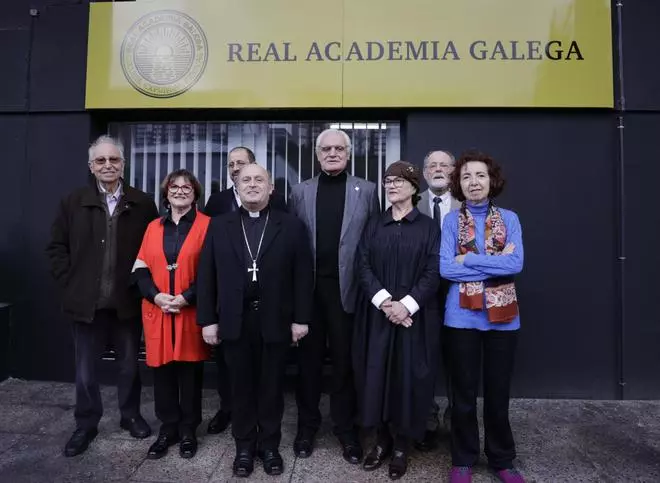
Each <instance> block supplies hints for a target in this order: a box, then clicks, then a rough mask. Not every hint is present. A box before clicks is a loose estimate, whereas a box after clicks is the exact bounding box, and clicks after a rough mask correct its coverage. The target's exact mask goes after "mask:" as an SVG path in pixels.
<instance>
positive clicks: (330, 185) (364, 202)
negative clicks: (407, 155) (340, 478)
mask: <svg viewBox="0 0 660 483" xmlns="http://www.w3.org/2000/svg"><path fill="white" fill-rule="evenodd" d="M350 154H351V140H350V138H349V137H348V135H347V134H346V133H345V132H344V131H340V130H336V129H327V130H325V131H323V132H322V133H321V134H319V136H318V137H317V138H316V156H317V158H318V160H319V163H320V165H321V170H322V172H321V174H320V175H319V176H316V177H314V178H312V179H310V180H307V181H305V182H303V183H300V184H298V185H296V186H294V187H293V188H292V190H291V199H290V208H291V212H292V213H295V214H296V216H298V217H299V218H300V219H301V220H302V221H303V222H304V223H305V225H306V226H307V231H308V233H309V238H310V242H311V246H312V253H313V255H314V260H315V263H316V270H315V275H316V279H315V294H314V326H313V328H312V330H311V332H310V334H309V336H308V337H306V338H305V339H304V340H303V341H302V342H301V343H300V348H299V354H298V356H299V379H298V388H297V392H296V401H297V404H298V433H297V435H296V439H295V441H294V446H293V449H294V453H295V454H296V456H299V457H301V458H306V457H309V456H310V455H311V454H312V451H313V449H314V438H315V436H316V432H317V431H318V429H319V427H320V425H321V412H320V411H319V402H320V398H321V389H322V387H321V386H322V384H321V383H322V376H323V373H322V372H323V371H322V369H323V359H324V357H325V354H326V347H327V345H329V347H330V355H331V358H332V387H331V391H330V413H331V417H332V421H333V423H334V433H335V435H336V436H337V438H338V439H339V442H340V444H341V446H342V450H343V457H344V459H345V460H346V461H348V462H349V463H352V464H358V463H360V461H361V460H362V456H363V452H362V446H361V444H360V441H359V439H358V431H357V427H356V426H355V416H356V394H355V387H354V383H353V369H352V360H351V344H352V335H353V312H354V310H355V299H356V294H357V285H358V284H357V280H356V275H355V273H354V259H355V253H356V250H357V245H358V243H359V241H360V237H361V236H362V231H363V229H364V226H365V225H366V223H367V221H368V220H369V218H370V217H371V215H373V214H374V213H377V212H378V211H380V204H379V200H378V192H377V190H376V185H375V184H374V183H371V182H369V181H366V180H364V179H360V178H356V177H354V176H351V175H349V174H348V173H347V172H346V164H347V161H348V158H349V156H350Z"/></svg>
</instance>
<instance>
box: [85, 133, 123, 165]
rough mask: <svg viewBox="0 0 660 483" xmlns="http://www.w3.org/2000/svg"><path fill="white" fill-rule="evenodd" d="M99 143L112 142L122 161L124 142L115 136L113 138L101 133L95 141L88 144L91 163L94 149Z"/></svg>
mask: <svg viewBox="0 0 660 483" xmlns="http://www.w3.org/2000/svg"><path fill="white" fill-rule="evenodd" d="M101 144H112V145H113V146H114V147H116V148H117V151H119V157H120V158H121V160H122V161H124V144H123V143H122V142H121V141H120V140H119V139H117V138H113V137H112V136H108V135H107V134H103V135H102V136H99V137H98V138H97V139H96V141H94V142H93V143H92V144H91V145H90V146H89V151H88V154H89V162H90V163H91V162H92V160H93V159H94V150H95V149H96V147H97V146H99V145H101Z"/></svg>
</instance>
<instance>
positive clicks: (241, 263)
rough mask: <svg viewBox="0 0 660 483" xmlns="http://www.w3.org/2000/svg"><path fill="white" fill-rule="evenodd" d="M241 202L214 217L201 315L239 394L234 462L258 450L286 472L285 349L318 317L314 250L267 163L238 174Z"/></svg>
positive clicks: (248, 464) (241, 467) (274, 469)
mask: <svg viewBox="0 0 660 483" xmlns="http://www.w3.org/2000/svg"><path fill="white" fill-rule="evenodd" d="M238 191H239V196H240V197H241V204H242V208H241V209H240V210H239V211H236V212H233V213H228V214H226V215H222V216H219V217H215V218H213V219H212V221H211V225H210V226H209V229H208V232H207V237H206V240H205V244H204V248H203V250H202V254H201V256H200V261H199V269H198V275H197V287H198V294H197V319H198V323H199V325H201V326H203V327H204V329H203V331H204V332H203V335H204V340H205V341H207V343H210V344H217V343H218V341H222V344H223V345H224V355H225V361H226V362H227V366H228V368H229V374H230V380H231V391H232V397H233V404H232V405H233V409H232V416H231V422H232V433H233V436H234V439H235V441H236V458H235V460H234V465H233V470H234V474H235V475H236V476H248V475H249V474H250V473H251V472H252V470H253V460H254V457H255V454H257V452H258V455H259V457H260V458H261V460H262V461H263V464H264V470H265V471H266V473H268V474H273V475H276V474H281V473H282V471H283V461H282V457H281V455H280V454H279V450H278V449H279V443H280V439H281V431H280V427H281V423H282V414H283V411H284V400H283V380H284V370H285V362H286V354H287V349H288V348H289V347H290V346H291V344H292V342H293V343H295V342H297V341H298V340H299V339H301V338H302V337H304V336H305V335H306V334H307V331H308V324H309V323H310V321H311V318H312V293H313V286H314V278H313V264H312V255H311V251H310V248H309V241H308V239H307V232H306V229H305V227H304V225H303V223H302V222H301V221H300V220H298V219H297V218H296V217H295V216H293V215H289V214H287V213H284V212H282V211H279V210H274V209H271V208H270V206H269V203H268V199H269V195H270V192H271V191H272V185H271V182H270V176H269V174H268V172H267V171H266V170H265V169H263V168H262V167H261V166H259V165H256V164H251V165H248V166H246V167H244V168H243V169H242V170H241V172H240V174H239V176H238Z"/></svg>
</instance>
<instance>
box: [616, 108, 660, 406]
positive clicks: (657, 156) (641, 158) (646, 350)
mask: <svg viewBox="0 0 660 483" xmlns="http://www.w3.org/2000/svg"><path fill="white" fill-rule="evenodd" d="M624 121H625V124H624V125H625V129H624V136H625V137H624V140H625V215H626V216H625V227H626V229H625V242H626V243H625V248H626V251H625V257H626V260H625V262H624V263H625V277H624V282H625V292H624V293H625V299H624V300H625V311H624V321H625V331H624V334H623V336H624V338H623V347H624V366H623V370H624V375H625V380H626V385H625V396H626V398H629V399H647V398H660V378H658V369H659V368H660V315H658V305H657V303H658V302H657V301H658V297H657V294H656V292H657V289H658V287H660V283H658V273H660V250H658V247H660V226H659V225H660V224H659V223H658V220H660V216H658V213H657V210H658V188H657V180H659V179H660V136H659V135H660V113H657V112H655V113H647V114H638V113H635V114H628V115H626V116H625V118H624Z"/></svg>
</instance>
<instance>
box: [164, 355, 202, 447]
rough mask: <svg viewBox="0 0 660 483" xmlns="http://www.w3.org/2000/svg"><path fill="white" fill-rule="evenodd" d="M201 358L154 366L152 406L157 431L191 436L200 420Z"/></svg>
mask: <svg viewBox="0 0 660 483" xmlns="http://www.w3.org/2000/svg"><path fill="white" fill-rule="evenodd" d="M203 377H204V363H203V362H182V361H173V362H170V363H168V364H165V365H162V366H159V367H155V368H154V406H155V408H156V416H157V417H158V419H159V420H160V422H161V425H160V433H161V434H167V435H171V436H175V435H181V436H194V435H195V431H196V430H197V426H199V424H200V423H201V422H202V381H203Z"/></svg>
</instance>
